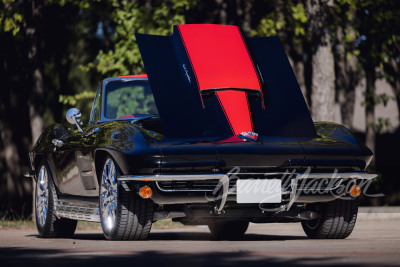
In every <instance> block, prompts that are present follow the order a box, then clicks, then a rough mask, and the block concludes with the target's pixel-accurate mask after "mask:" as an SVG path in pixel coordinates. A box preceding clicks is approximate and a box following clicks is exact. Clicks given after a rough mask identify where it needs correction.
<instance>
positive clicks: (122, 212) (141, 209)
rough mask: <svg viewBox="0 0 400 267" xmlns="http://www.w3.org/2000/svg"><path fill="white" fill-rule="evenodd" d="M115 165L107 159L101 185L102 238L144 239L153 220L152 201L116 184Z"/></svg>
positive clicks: (116, 167) (117, 171)
mask: <svg viewBox="0 0 400 267" xmlns="http://www.w3.org/2000/svg"><path fill="white" fill-rule="evenodd" d="M119 173H120V172H119V169H118V166H117V165H116V164H115V162H114V161H113V159H111V158H110V157H108V158H107V159H106V160H105V162H104V167H103V172H102V175H101V186H100V194H99V195H100V196H99V197H100V218H101V226H102V228H103V233H104V236H105V237H106V238H107V239H110V240H143V239H147V237H148V235H149V233H150V230H151V225H152V221H153V213H154V208H153V201H152V200H150V199H142V198H140V197H139V196H138V195H137V194H136V193H135V192H133V191H130V190H127V186H126V185H125V188H124V186H123V184H122V183H119V182H118V180H117V177H118V175H119Z"/></svg>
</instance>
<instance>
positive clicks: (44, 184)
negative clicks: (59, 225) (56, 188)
mask: <svg viewBox="0 0 400 267" xmlns="http://www.w3.org/2000/svg"><path fill="white" fill-rule="evenodd" d="M48 208H49V175H48V172H47V169H46V167H45V166H42V167H41V168H40V171H39V175H38V181H37V184H36V218H37V223H38V224H39V225H40V226H41V227H43V225H44V224H45V223H46V218H47V211H48Z"/></svg>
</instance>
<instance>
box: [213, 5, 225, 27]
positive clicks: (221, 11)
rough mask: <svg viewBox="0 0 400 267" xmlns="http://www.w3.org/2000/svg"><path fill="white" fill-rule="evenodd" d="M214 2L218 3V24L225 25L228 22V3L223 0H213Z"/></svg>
mask: <svg viewBox="0 0 400 267" xmlns="http://www.w3.org/2000/svg"><path fill="white" fill-rule="evenodd" d="M215 2H216V3H217V5H218V11H217V12H218V13H217V16H216V17H218V21H219V23H220V24H224V25H226V24H227V23H228V14H227V10H226V9H227V7H228V4H227V3H226V2H225V1H223V0H215Z"/></svg>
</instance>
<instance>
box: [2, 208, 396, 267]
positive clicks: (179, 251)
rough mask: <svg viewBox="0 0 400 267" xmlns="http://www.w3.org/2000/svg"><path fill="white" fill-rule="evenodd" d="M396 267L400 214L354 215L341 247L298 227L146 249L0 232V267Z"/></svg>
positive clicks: (192, 238) (195, 231)
mask: <svg viewBox="0 0 400 267" xmlns="http://www.w3.org/2000/svg"><path fill="white" fill-rule="evenodd" d="M128 265H129V266H174V267H176V266H189V267H195V266H245V267H248V266H261V265H268V266H281V265H289V266H305V265H318V266H319V265H324V266H337V265H343V266H400V209H397V210H396V209H387V210H386V211H384V210H383V209H379V210H371V209H367V208H364V209H361V210H360V213H359V219H358V221H357V224H356V227H355V230H354V231H353V233H352V234H351V235H350V237H348V238H347V239H345V240H311V239H308V238H307V237H306V236H305V234H304V232H303V230H302V228H301V225H300V224H299V223H284V224H282V223H274V224H251V225H250V227H249V230H248V231H247V234H246V235H245V236H244V238H243V239H241V240H237V241H214V240H212V236H211V234H210V233H209V231H208V228H207V227H205V226H195V227H184V228H179V229H168V230H157V229H155V230H152V232H151V234H150V238H149V240H146V241H108V240H105V239H104V237H103V235H102V233H101V232H100V231H93V230H91V231H78V232H77V233H76V234H75V236H74V238H72V239H43V238H39V237H38V236H37V232H36V231H32V230H30V231H27V230H0V266H2V267H4V266H30V267H31V266H76V267H78V266H109V267H117V266H118V267H119V266H128Z"/></svg>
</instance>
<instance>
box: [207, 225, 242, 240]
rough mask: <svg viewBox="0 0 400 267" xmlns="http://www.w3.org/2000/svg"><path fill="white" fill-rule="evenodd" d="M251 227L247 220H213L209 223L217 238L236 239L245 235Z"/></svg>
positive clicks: (212, 232)
mask: <svg viewBox="0 0 400 267" xmlns="http://www.w3.org/2000/svg"><path fill="white" fill-rule="evenodd" d="M248 227H249V222H247V221H224V222H213V223H211V224H209V225H208V228H209V229H210V231H211V234H212V235H213V237H214V238H215V239H217V240H236V239H240V238H241V237H243V235H244V233H246V231H247V228H248Z"/></svg>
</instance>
